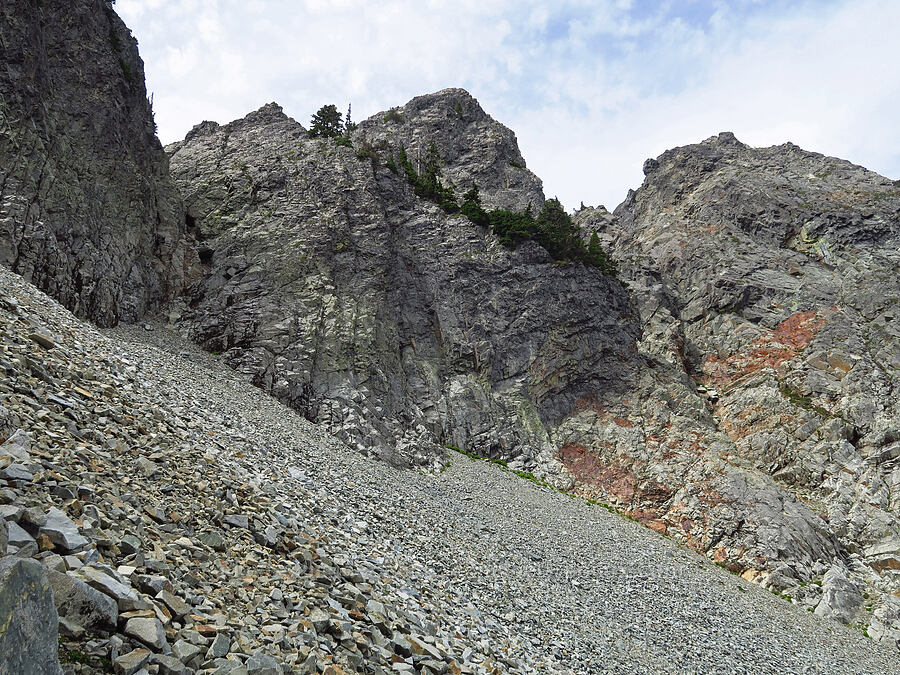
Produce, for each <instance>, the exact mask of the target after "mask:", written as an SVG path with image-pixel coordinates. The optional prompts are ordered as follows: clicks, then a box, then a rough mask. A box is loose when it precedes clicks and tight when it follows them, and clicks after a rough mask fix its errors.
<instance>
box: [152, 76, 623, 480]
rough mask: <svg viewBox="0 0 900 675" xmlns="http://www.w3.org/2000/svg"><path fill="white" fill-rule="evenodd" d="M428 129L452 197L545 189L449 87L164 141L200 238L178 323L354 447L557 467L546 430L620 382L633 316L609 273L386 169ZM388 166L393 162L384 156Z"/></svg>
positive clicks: (508, 198) (503, 132)
mask: <svg viewBox="0 0 900 675" xmlns="http://www.w3.org/2000/svg"><path fill="white" fill-rule="evenodd" d="M432 143H433V144H434V146H435V148H436V149H437V151H438V153H439V155H440V158H441V164H442V179H443V181H444V182H445V184H446V185H448V186H452V187H454V188H455V189H456V191H457V194H459V193H461V192H462V191H464V190H468V189H469V188H471V187H472V186H473V184H477V185H478V187H479V188H480V190H481V194H482V198H483V200H484V202H485V204H486V205H488V206H498V207H501V206H502V207H506V208H513V209H521V210H524V209H526V208H527V207H528V205H529V204H530V205H531V206H532V207H534V208H535V209H537V208H539V207H540V206H541V204H542V203H543V194H542V192H541V188H540V182H539V181H538V179H537V178H536V177H535V176H534V175H533V174H532V173H531V172H529V171H528V170H527V169H526V168H525V165H524V161H523V160H522V158H521V155H520V153H519V151H518V148H517V146H516V143H515V137H514V136H513V134H512V132H510V131H509V129H507V128H506V127H503V126H502V125H500V124H498V123H497V122H496V121H494V120H493V119H491V118H490V117H489V116H488V115H487V114H486V113H485V112H484V111H483V110H482V109H481V107H480V106H479V105H478V103H477V102H476V101H475V100H474V99H473V98H472V97H471V96H469V95H468V94H467V93H466V92H464V91H462V90H458V89H449V90H445V91H441V92H438V93H436V94H433V95H429V96H421V97H418V98H416V99H414V100H413V101H411V102H410V103H408V104H407V105H406V106H403V107H402V108H399V109H394V110H392V111H388V112H385V113H379V114H378V115H375V116H374V117H373V118H371V119H369V120H366V121H365V122H363V123H362V124H360V126H359V128H358V129H357V130H356V131H355V132H354V133H353V135H352V139H351V141H350V145H352V147H347V145H342V144H340V143H337V142H336V141H335V139H330V138H309V137H308V135H307V133H306V131H305V129H304V128H303V127H302V126H301V125H300V124H299V123H297V122H295V121H294V120H292V119H290V118H288V117H287V116H285V115H284V113H283V112H282V111H281V109H280V108H279V107H278V106H277V105H275V104H270V105H267V106H265V107H263V108H261V109H260V110H258V111H256V112H254V113H251V114H250V115H248V116H247V117H245V118H243V119H241V120H238V121H235V122H232V123H231V124H228V125H225V126H219V125H217V124H215V123H211V122H204V123H203V124H201V125H198V126H197V127H196V128H195V129H194V130H193V131H191V132H190V133H189V134H188V136H187V138H186V139H185V140H184V141H183V142H180V143H177V144H174V145H173V146H170V147H169V148H168V150H169V152H170V155H171V166H172V171H173V175H174V177H175V180H176V182H177V183H178V185H179V186H180V187H181V189H182V191H183V193H184V195H185V199H186V202H187V205H188V209H189V213H190V214H191V216H192V217H193V218H194V219H196V222H197V223H198V224H199V227H200V230H201V234H202V236H205V237H208V238H207V240H206V241H205V242H204V249H203V250H202V251H201V256H202V258H203V260H204V265H205V275H204V277H203V278H202V280H201V281H199V282H198V283H197V284H195V285H194V286H192V287H191V289H190V291H189V302H188V304H187V306H186V307H184V308H183V310H182V312H181V314H180V316H179V318H178V320H179V322H180V324H181V325H182V326H183V327H184V328H186V329H187V330H188V331H189V333H190V335H191V336H192V338H193V339H195V340H197V341H198V342H200V343H201V344H202V345H204V346H205V347H206V348H207V349H210V350H213V351H217V352H222V354H223V355H224V357H225V360H226V361H227V362H228V363H229V364H230V365H232V366H233V367H235V368H236V369H237V370H239V371H241V372H243V373H246V374H247V375H248V376H249V377H250V378H251V379H252V380H253V382H254V383H256V384H257V385H259V386H261V387H262V388H263V389H265V390H266V391H270V392H271V393H273V394H274V395H275V396H276V397H278V398H279V399H281V400H282V401H285V402H286V403H288V404H290V405H291V406H292V407H294V408H295V409H297V410H300V411H302V412H303V414H304V415H306V416H307V417H308V418H309V419H311V420H316V421H321V422H323V423H325V424H327V425H328V426H329V428H330V429H332V430H333V431H334V432H335V433H337V434H338V435H339V436H340V437H341V438H343V439H344V440H345V441H346V442H347V443H348V444H349V445H350V446H351V447H354V448H359V449H361V450H364V451H367V452H374V453H376V454H378V455H380V456H383V457H385V458H387V459H389V460H391V461H393V462H396V463H399V464H406V465H408V464H431V463H437V464H440V463H441V461H442V458H443V455H444V446H455V447H458V448H461V449H463V450H466V451H469V452H474V453H476V454H479V455H485V456H490V457H496V458H502V459H504V460H509V461H513V462H514V464H515V465H516V466H521V467H528V468H534V467H536V466H539V467H540V468H541V470H543V471H547V472H551V473H552V472H554V471H558V469H559V464H558V462H557V461H556V460H555V459H554V458H553V455H552V450H553V446H552V445H551V438H550V434H551V431H552V429H553V428H554V427H555V426H556V425H558V424H559V423H560V422H561V421H562V420H563V419H564V418H565V417H566V416H567V415H568V414H570V413H571V411H572V410H573V409H574V408H575V406H576V402H577V401H578V399H579V398H581V397H583V396H592V395H600V394H602V393H604V392H609V391H618V390H621V380H622V373H623V371H624V369H625V368H627V367H628V365H629V364H630V363H631V361H632V360H633V359H634V356H635V354H636V350H635V341H636V339H637V336H638V326H637V321H636V318H637V317H636V315H635V314H634V312H633V310H632V308H631V306H630V304H629V302H628V299H627V296H626V295H625V292H624V290H623V289H622V287H621V286H620V284H618V283H617V282H616V281H614V280H612V279H610V278H609V277H605V276H603V275H602V274H601V273H600V272H599V271H597V270H596V269H593V268H589V267H585V266H583V265H581V264H560V263H558V262H556V261H554V260H552V259H551V257H550V256H549V255H548V254H547V252H546V251H544V249H543V248H541V247H540V246H538V245H536V244H534V243H525V244H523V245H521V246H520V247H519V248H518V249H516V250H511V249H508V248H506V247H503V246H501V245H500V243H499V242H498V241H497V239H496V237H495V236H494V235H493V234H492V233H491V232H490V231H489V229H487V228H485V227H481V226H478V225H475V224H473V223H472V222H471V221H470V220H469V219H467V218H465V217H463V216H461V215H458V214H457V215H448V214H446V213H444V212H443V211H441V210H440V209H439V208H438V207H437V206H435V205H434V204H432V203H431V202H428V201H424V200H422V199H420V198H418V197H416V196H415V194H414V192H413V190H412V188H411V186H410V185H409V182H408V180H407V178H406V176H405V175H404V173H403V171H397V170H396V167H395V166H393V165H394V162H393V161H392V160H393V159H395V158H396V157H397V156H398V154H399V153H400V151H401V150H400V148H401V146H402V147H403V148H404V149H405V151H406V152H407V154H408V156H409V157H410V159H411V161H412V162H413V163H414V165H415V164H416V163H417V162H418V161H419V158H421V156H422V153H423V152H425V149H427V147H429V146H431V144H432ZM392 169H393V170H392Z"/></svg>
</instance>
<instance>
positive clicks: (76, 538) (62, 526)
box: [40, 507, 90, 552]
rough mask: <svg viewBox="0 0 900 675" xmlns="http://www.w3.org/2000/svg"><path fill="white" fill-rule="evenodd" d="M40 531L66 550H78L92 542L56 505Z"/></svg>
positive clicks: (49, 512)
mask: <svg viewBox="0 0 900 675" xmlns="http://www.w3.org/2000/svg"><path fill="white" fill-rule="evenodd" d="M40 531H41V534H45V535H47V536H48V537H49V538H50V541H52V542H53V543H54V544H55V545H56V546H58V547H59V548H60V549H62V550H63V551H65V552H69V551H77V550H79V549H81V548H83V547H85V546H87V545H88V544H89V543H90V542H89V541H88V540H87V538H85V537H84V536H83V535H82V534H81V533H80V532H79V531H78V526H77V525H76V524H75V523H74V522H72V520H71V519H70V518H69V517H68V516H67V515H66V514H65V513H63V512H62V511H60V510H59V509H57V508H55V507H54V508H51V509H50V510H49V511H48V512H47V521H46V522H45V523H44V525H43V526H41V530H40Z"/></svg>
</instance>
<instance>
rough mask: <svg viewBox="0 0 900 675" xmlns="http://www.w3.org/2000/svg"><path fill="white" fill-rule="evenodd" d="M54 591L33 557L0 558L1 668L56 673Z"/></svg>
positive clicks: (54, 674) (26, 671) (57, 664)
mask: <svg viewBox="0 0 900 675" xmlns="http://www.w3.org/2000/svg"><path fill="white" fill-rule="evenodd" d="M58 622H59V617H58V616H57V614H56V608H55V607H54V606H53V593H52V591H51V590H50V583H49V582H48V580H47V574H46V572H45V571H44V568H43V566H42V565H41V564H40V563H38V562H36V561H34V560H23V559H20V558H3V559H2V560H0V626H3V630H2V631H0V672H4V673H35V674H36V675H44V674H45V673H46V674H47V675H57V674H58V673H62V669H61V668H60V667H59V658H58V656H57V649H58V645H57V636H58V633H57V623H58Z"/></svg>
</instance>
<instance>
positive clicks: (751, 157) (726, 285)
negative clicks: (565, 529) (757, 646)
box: [563, 133, 900, 639]
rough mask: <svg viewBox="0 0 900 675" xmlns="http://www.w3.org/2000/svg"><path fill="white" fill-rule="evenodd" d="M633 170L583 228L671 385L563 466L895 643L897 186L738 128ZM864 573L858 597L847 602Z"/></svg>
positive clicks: (687, 537) (619, 411) (702, 545)
mask: <svg viewBox="0 0 900 675" xmlns="http://www.w3.org/2000/svg"><path fill="white" fill-rule="evenodd" d="M644 171H645V174H646V179H645V181H644V184H643V185H642V186H641V188H640V189H639V190H637V191H635V192H632V193H630V194H629V196H628V198H627V199H626V200H625V202H624V203H623V204H622V205H620V206H619V207H618V208H617V209H616V211H615V213H614V214H613V215H612V216H610V214H608V213H606V212H605V211H602V210H592V209H586V210H584V211H582V212H580V213H579V215H578V221H579V222H580V224H581V225H582V227H584V229H585V230H586V231H591V230H594V229H596V230H598V231H599V232H600V235H601V238H602V239H603V240H604V241H605V243H606V244H607V245H608V246H610V247H611V248H612V249H613V251H614V255H615V256H616V257H617V258H618V259H619V260H620V262H621V265H622V268H623V276H625V277H626V278H627V280H628V285H629V287H630V290H631V297H632V299H633V301H634V303H635V304H636V305H637V307H638V308H639V311H640V314H641V319H642V324H643V329H644V333H643V338H642V341H641V345H640V346H641V350H642V352H643V353H644V354H646V355H647V357H648V359H649V360H650V362H651V363H654V364H655V365H654V367H653V369H651V370H656V371H658V372H662V371H668V372H669V373H670V376H669V377H668V378H664V383H663V384H662V386H659V387H657V388H656V390H655V391H654V390H652V389H651V388H650V387H645V388H644V389H643V390H642V391H640V393H639V394H638V395H637V396H636V397H635V399H636V400H635V401H634V402H633V404H632V405H631V406H627V405H621V404H620V405H619V406H618V408H613V409H612V412H611V415H610V416H611V417H612V416H613V415H614V416H615V417H618V421H617V420H616V419H615V418H613V419H606V420H602V418H598V419H600V420H601V421H600V422H598V423H597V424H596V426H595V433H596V434H597V436H596V437H595V439H596V438H599V439H602V442H598V441H597V440H594V441H593V442H591V441H590V439H588V440H587V441H586V442H585V443H582V446H583V447H581V448H579V449H575V448H570V449H569V450H568V451H567V452H564V453H563V454H564V455H566V456H567V457H568V459H567V460H566V463H567V464H568V465H570V466H572V467H574V468H575V469H576V470H577V469H581V472H582V476H581V479H582V483H583V484H585V485H588V486H591V485H593V486H594V487H595V488H596V489H597V491H598V492H599V493H600V494H602V495H605V496H609V497H611V498H612V499H613V500H614V501H616V502H617V503H620V504H624V505H625V506H626V507H627V508H628V509H629V510H631V511H632V512H633V513H635V514H636V515H637V516H639V517H641V518H642V519H643V520H645V521H646V522H648V524H650V525H651V526H652V527H654V528H655V529H659V530H660V531H665V532H667V533H668V534H670V535H673V536H675V537H677V538H679V539H682V540H684V541H686V542H688V543H690V544H691V545H692V546H694V547H695V548H697V549H698V550H701V551H704V552H706V553H707V554H708V555H709V556H710V557H714V558H715V559H716V560H719V561H721V562H722V563H723V564H725V565H728V566H729V567H731V568H732V569H733V570H734V571H736V572H738V573H742V574H743V575H744V576H746V577H747V578H751V579H755V580H758V581H761V582H762V583H764V584H765V585H767V586H770V587H772V588H774V589H776V590H779V591H785V592H788V593H791V594H794V595H796V596H797V597H801V596H805V595H806V594H808V587H807V584H808V583H809V582H810V581H813V582H815V583H825V585H826V586H827V587H828V589H831V587H832V586H834V588H835V589H837V590H834V589H831V590H828V589H826V590H828V592H827V593H825V596H824V598H823V600H822V602H821V603H820V604H819V605H818V606H816V605H815V602H816V600H814V599H813V598H809V599H807V601H806V602H807V604H808V605H809V606H810V608H813V607H816V612H817V613H820V614H827V615H834V616H837V617H839V618H841V619H842V620H844V621H847V622H851V623H856V622H860V623H861V624H869V628H868V632H869V634H871V635H874V636H877V637H883V638H886V637H891V638H893V639H896V638H898V637H900V625H898V624H897V622H896V617H897V607H896V605H897V603H896V599H895V598H893V597H892V595H891V593H894V592H896V591H897V590H898V589H900V519H898V517H897V515H896V509H897V508H898V506H900V465H898V457H900V444H898V441H900V437H898V434H897V429H898V421H900V408H898V399H897V396H896V392H897V388H898V384H900V382H898V369H900V341H898V337H900V328H898V325H897V318H898V312H900V277H898V274H897V271H898V269H900V253H898V244H900V187H898V185H897V184H896V183H894V182H892V181H890V180H888V179H886V178H884V177H882V176H879V175H877V174H875V173H872V172H870V171H867V170H865V169H863V168H861V167H858V166H854V165H852V164H850V163H849V162H846V161H843V160H838V159H835V158H832V157H825V156H823V155H819V154H815V153H810V152H806V151H804V150H801V149H800V148H798V147H796V146H794V145H792V144H786V145H783V146H778V147H772V148H761V149H758V148H750V147H748V146H746V145H744V144H742V143H740V142H739V141H738V140H737V139H735V137H734V136H733V135H732V134H729V133H723V134H720V135H719V136H718V137H713V138H710V139H708V140H706V141H704V142H702V143H700V144H697V145H692V146H687V147H684V148H677V149H674V150H670V151H668V152H666V153H664V154H663V155H661V156H660V157H659V158H658V159H653V160H648V161H647V162H646V164H645V166H644ZM676 381H677V382H678V384H677V385H675V384H673V383H674V382H676ZM617 472H618V473H617ZM735 472H746V473H745V475H747V476H750V475H753V476H756V478H755V483H756V485H753V484H751V483H750V482H746V481H744V479H741V480H739V481H736V480H735V479H734V477H733V476H734V474H735ZM760 486H768V487H765V490H764V492H763V493H760V492H759V487H760ZM776 486H777V487H778V490H777V491H774V492H773V491H772V490H771V489H770V488H772V487H776ZM776 495H780V496H778V498H777V499H774V501H773V498H774V497H775V496H776ZM760 509H762V510H763V514H764V516H763V517H762V518H761V517H759V516H760ZM773 522H774V523H780V525H778V527H775V528H774V529H773V528H772V524H773ZM834 570H843V571H841V572H840V573H838V572H835V571H834ZM826 572H827V574H826ZM823 575H825V576H824V581H823ZM846 575H849V576H850V577H851V579H852V580H848V579H847V576H846ZM838 581H840V583H838ZM859 582H864V584H865V585H866V587H867V588H868V590H867V591H866V596H867V597H868V596H869V595H871V596H872V598H873V600H872V601H870V602H867V603H865V606H864V603H863V601H862V597H863V596H862V595H859V592H858V591H854V592H856V593H857V596H858V598H859V601H858V602H856V601H854V602H849V601H847V598H848V597H849V595H848V593H849V591H848V589H855V588H856V586H857V585H858V584H859ZM815 597H818V596H815ZM875 597H879V598H880V600H878V601H875V600H874V598H875ZM829 598H831V599H832V600H834V603H832V604H835V603H836V605H835V606H828V603H829ZM838 601H840V602H838ZM888 624H891V627H890V628H888Z"/></svg>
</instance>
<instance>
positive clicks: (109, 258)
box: [0, 0, 193, 326]
mask: <svg viewBox="0 0 900 675" xmlns="http://www.w3.org/2000/svg"><path fill="white" fill-rule="evenodd" d="M0 43H2V44H3V62H4V68H3V69H2V72H0V263H2V264H4V265H7V266H8V267H10V268H12V269H13V270H14V271H16V272H18V273H19V274H21V275H22V276H24V277H25V278H26V279H28V280H30V281H32V282H33V283H34V284H35V285H36V286H38V287H39V288H41V289H43V290H45V291H47V292H48V293H49V294H51V295H53V296H54V297H56V298H57V299H58V300H59V301H60V302H61V303H62V304H64V305H65V306H66V307H68V308H70V309H72V310H74V311H75V312H76V313H77V314H79V315H80V316H84V317H88V318H90V319H91V320H93V321H95V322H96V323H98V324H100V325H106V326H108V325H113V324H115V323H116V322H117V321H119V320H126V321H133V320H135V319H136V318H137V317H139V316H140V315H141V314H143V313H145V312H146V311H148V310H150V309H152V308H154V307H155V306H157V305H158V304H159V302H160V301H161V300H163V299H164V298H165V297H166V296H168V295H170V294H173V293H176V292H178V291H179V290H180V288H181V287H182V282H183V277H184V274H185V268H186V266H187V265H188V264H189V261H190V260H191V259H192V256H193V252H192V250H191V249H190V248H189V247H188V246H187V245H186V241H185V231H186V225H185V218H184V212H183V207H182V206H181V203H180V198H179V196H178V194H177V191H176V190H175V188H174V186H173V184H172V182H171V179H170V177H169V175H168V170H167V169H168V167H167V160H166V157H165V154H164V152H163V151H162V148H161V146H160V144H159V141H158V140H157V139H156V136H155V129H154V124H153V113H152V110H151V105H150V102H149V101H148V99H147V92H146V89H145V87H144V70H143V64H142V62H141V59H140V57H139V56H138V52H137V43H136V41H135V40H134V38H133V37H131V33H130V31H128V29H127V28H126V27H125V25H124V24H123V23H122V22H121V21H120V20H119V18H118V16H116V14H115V12H114V11H113V10H112V9H111V5H110V3H107V2H103V1H102V0H76V1H74V2H72V1H70V0H47V1H45V2H41V3H39V4H36V3H33V2H29V1H28V0H13V1H11V2H4V3H3V7H2V9H0Z"/></svg>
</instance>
